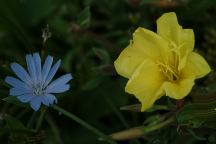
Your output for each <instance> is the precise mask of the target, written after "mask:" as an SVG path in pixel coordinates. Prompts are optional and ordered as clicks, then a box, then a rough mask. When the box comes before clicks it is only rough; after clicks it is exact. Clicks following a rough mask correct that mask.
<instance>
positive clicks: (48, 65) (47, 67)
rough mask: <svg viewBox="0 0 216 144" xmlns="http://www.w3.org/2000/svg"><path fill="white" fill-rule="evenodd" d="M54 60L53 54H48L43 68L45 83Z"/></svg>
mask: <svg viewBox="0 0 216 144" xmlns="http://www.w3.org/2000/svg"><path fill="white" fill-rule="evenodd" d="M52 62H53V57H51V56H48V57H47V58H46V60H45V62H44V65H43V69H42V81H43V83H44V82H45V80H46V78H47V75H48V73H49V71H50V68H51V66H52Z"/></svg>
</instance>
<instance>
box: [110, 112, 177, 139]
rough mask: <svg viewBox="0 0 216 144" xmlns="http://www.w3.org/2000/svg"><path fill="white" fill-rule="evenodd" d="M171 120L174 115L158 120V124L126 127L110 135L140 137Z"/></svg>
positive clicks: (167, 123)
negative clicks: (161, 120)
mask: <svg viewBox="0 0 216 144" xmlns="http://www.w3.org/2000/svg"><path fill="white" fill-rule="evenodd" d="M173 121H175V117H174V116H172V117H170V118H169V119H167V120H165V121H163V122H160V123H158V124H155V125H151V126H138V127H135V128H131V129H127V130H124V131H120V132H116V133H113V134H111V135H110V136H111V137H112V138H113V139H114V140H119V141H121V140H131V139H136V138H140V137H142V136H143V135H146V134H148V133H150V132H153V131H155V130H158V129H160V128H163V127H165V126H167V125H169V124H170V123H172V122H173Z"/></svg>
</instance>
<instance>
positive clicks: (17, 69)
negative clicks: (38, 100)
mask: <svg viewBox="0 0 216 144" xmlns="http://www.w3.org/2000/svg"><path fill="white" fill-rule="evenodd" d="M11 68H12V70H13V71H14V73H15V74H16V75H17V76H18V77H19V78H20V80H22V81H24V82H25V83H27V84H28V85H30V84H31V83H32V82H31V78H30V76H29V74H28V73H27V72H26V70H25V69H24V68H23V67H22V66H21V65H19V64H18V63H12V64H11Z"/></svg>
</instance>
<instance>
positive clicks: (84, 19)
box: [77, 6, 91, 28]
mask: <svg viewBox="0 0 216 144" xmlns="http://www.w3.org/2000/svg"><path fill="white" fill-rule="evenodd" d="M90 20H91V12H90V7H89V6H87V7H86V8H85V9H84V10H83V11H82V12H81V13H80V14H79V16H78V22H77V23H78V24H79V25H80V27H82V28H88V27H89V26H90Z"/></svg>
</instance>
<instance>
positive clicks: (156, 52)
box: [132, 27, 169, 61]
mask: <svg viewBox="0 0 216 144" xmlns="http://www.w3.org/2000/svg"><path fill="white" fill-rule="evenodd" d="M168 45H169V43H168V41H166V40H164V39H163V38H162V37H160V36H159V35H158V34H156V33H154V32H152V31H150V30H147V29H145V28H141V27H140V28H137V30H136V31H135V32H134V34H133V46H132V47H133V49H134V50H136V51H139V52H140V53H142V55H143V58H145V59H151V60H153V61H157V60H161V59H162V57H163V56H165V55H166V54H165V53H167V51H168Z"/></svg>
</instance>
